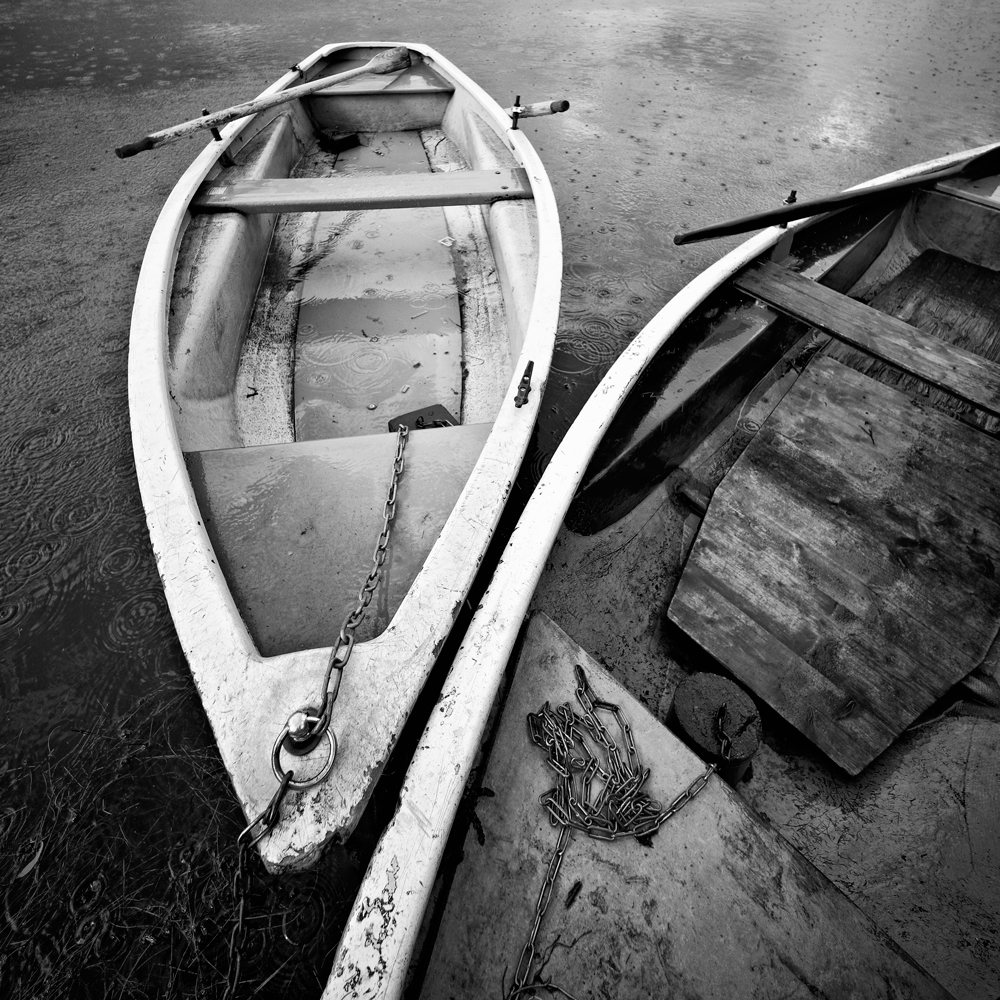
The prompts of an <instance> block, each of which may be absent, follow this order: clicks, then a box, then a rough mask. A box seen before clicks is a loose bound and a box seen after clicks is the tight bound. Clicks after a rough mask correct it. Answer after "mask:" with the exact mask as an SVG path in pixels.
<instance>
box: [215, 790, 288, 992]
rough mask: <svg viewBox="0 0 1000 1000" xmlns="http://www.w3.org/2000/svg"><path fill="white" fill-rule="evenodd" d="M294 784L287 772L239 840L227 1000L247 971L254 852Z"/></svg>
mask: <svg viewBox="0 0 1000 1000" xmlns="http://www.w3.org/2000/svg"><path fill="white" fill-rule="evenodd" d="M291 784H292V772H291V771H286V772H285V773H284V775H283V776H282V779H281V782H280V783H279V785H278V790H277V791H276V792H275V793H274V795H272V796H271V801H270V802H269V803H268V804H267V807H266V808H265V809H264V811H263V812H262V813H261V814H260V815H259V816H258V817H257V818H256V819H255V820H253V821H252V822H251V823H249V824H247V826H246V827H245V828H244V829H243V832H242V833H241V834H240V835H239V836H238V837H237V838H236V869H235V870H234V871H233V881H232V891H233V912H234V913H235V923H234V924H233V929H232V932H231V933H230V935H229V969H228V970H227V972H226V992H225V993H224V994H223V998H224V1000H231V998H232V996H233V995H234V994H235V992H236V990H237V988H238V987H239V985H240V977H241V975H242V970H243V951H244V949H245V948H246V940H247V925H246V908H247V896H248V894H249V892H250V861H251V852H252V849H253V848H254V847H256V845H257V843H258V841H260V840H261V839H262V838H263V837H264V836H265V835H266V834H267V833H269V832H270V831H271V830H272V829H273V828H274V827H275V826H276V825H277V823H278V820H279V818H280V810H281V800H282V799H283V798H284V797H285V793H286V792H287V791H288V789H289V787H290V786H291ZM257 827H260V832H259V833H258V834H257V836H254V830H256V829H257Z"/></svg>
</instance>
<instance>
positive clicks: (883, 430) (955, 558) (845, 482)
mask: <svg viewBox="0 0 1000 1000" xmlns="http://www.w3.org/2000/svg"><path fill="white" fill-rule="evenodd" d="M998 463H1000V443H998V442H997V441H995V440H994V439H992V438H990V437H987V436H986V435H983V434H981V433H979V432H977V431H975V430H973V429H972V428H970V427H968V426H967V425H965V424H962V423H959V422H958V421H955V420H953V419H951V418H950V417H947V416H945V415H944V414H942V413H940V412H939V411H937V410H935V409H933V408H932V407H929V406H926V405H921V404H919V403H918V402H916V401H914V400H912V399H911V398H910V397H908V396H907V395H906V394H904V393H901V392H899V391H897V390H895V389H890V388H888V387H886V386H883V385H881V384H880V383H878V382H876V381H874V380H872V379H869V378H867V377H865V376H862V375H860V374H858V373H857V372H854V371H853V370H852V369H849V368H847V367H845V366H843V365H841V364H840V363H839V362H836V361H833V360H831V359H828V358H819V359H817V360H816V361H814V362H813V363H812V365H810V367H809V369H808V370H807V371H806V372H805V373H804V374H803V375H802V376H801V377H800V378H799V380H798V381H797V383H796V384H795V386H794V387H793V388H792V390H791V391H790V392H789V393H788V395H787V396H786V397H785V398H784V400H783V401H782V402H781V404H780V405H779V406H778V407H776V408H775V410H774V412H773V413H772V415H771V418H770V420H769V422H768V424H766V425H765V426H764V427H763V428H762V429H761V431H760V432H759V433H758V435H757V437H756V438H755V439H754V441H753V442H752V443H751V444H750V446H749V447H748V448H747V450H746V451H745V452H744V454H743V455H742V456H741V457H740V459H739V460H738V461H737V462H736V464H735V465H734V466H733V469H732V471H731V472H730V474H729V475H728V476H727V477H726V479H724V480H723V482H722V483H721V485H720V486H719V487H718V489H717V490H716V492H715V494H714V496H713V499H712V502H711V504H710V506H709V510H708V514H707V516H706V518H705V521H704V523H703V525H702V529H701V532H700V534H699V537H698V539H697V540H696V542H695V545H694V547H693V549H692V553H691V557H690V559H689V561H688V565H687V568H686V569H685V572H684V574H683V576H682V578H681V582H680V584H679V586H678V588H677V591H676V593H675V595H674V599H673V602H672V603H671V606H670V617H671V618H672V619H673V620H674V621H675V622H676V623H677V624H678V625H680V626H681V627H682V628H683V629H684V630H685V631H687V632H688V634H690V635H691V636H692V637H693V638H695V639H696V640H697V641H698V642H699V643H701V645H703V646H704V647H705V648H706V649H707V650H708V651H709V652H710V653H711V654H712V655H713V656H715V657H716V658H717V659H719V660H720V661H721V662H722V663H723V664H724V665H725V666H726V667H727V668H728V669H730V670H731V671H732V672H733V673H734V674H735V675H736V676H737V677H739V678H741V679H742V680H743V681H744V682H745V683H747V684H748V685H749V686H750V687H751V688H752V689H753V690H754V691H756V692H757V693H758V694H759V695H760V696H761V697H762V698H764V699H765V700H766V701H767V702H768V703H769V704H770V705H771V706H772V707H774V708H775V709H776V710H777V711H778V712H779V713H780V714H781V715H782V716H783V717H784V718H786V719H787V720H788V721H789V722H791V723H792V724H793V725H795V726H796V727H797V728H798V729H799V730H800V731H801V732H803V734H804V735H806V736H808V737H809V738H810V739H811V740H813V742H815V743H816V744H817V746H819V747H820V748H821V749H822V750H823V751H824V752H826V753H827V754H828V755H829V756H830V757H831V758H832V759H833V760H834V761H836V762H837V763H838V764H839V765H840V766H841V767H843V768H844V769H845V770H847V771H848V772H849V773H851V774H857V773H859V772H860V771H861V770H862V769H863V768H864V767H865V766H866V765H867V764H868V763H870V762H871V760H873V759H874V757H875V756H877V755H878V753H880V752H881V751H882V750H883V749H884V748H885V747H886V746H888V745H889V743H890V742H891V741H892V740H893V739H894V738H895V736H897V735H898V734H899V733H900V732H902V730H903V729H905V728H906V726H907V725H909V723H910V722H912V721H913V719H915V718H916V717H917V716H918V715H919V714H920V713H921V712H922V711H924V710H925V709H926V708H927V707H929V706H930V705H931V704H932V703H933V702H934V701H935V700H937V698H939V697H940V696H941V695H943V694H944V693H945V692H946V691H947V690H948V689H949V688H950V687H951V686H952V685H953V684H955V683H956V682H957V681H958V680H960V679H961V678H962V677H964V676H965V675H966V674H967V673H969V671H971V670H973V669H974V668H975V667H976V666H977V665H978V664H979V663H980V662H981V661H982V659H983V657H984V656H985V655H986V652H987V650H988V648H989V646H990V643H991V642H992V640H993V638H994V636H995V635H996V631H997V623H998V621H1000V586H998V581H997V579H996V566H997V565H1000V532H998V531H997V528H996V525H995V523H994V522H995V518H994V516H993V513H992V512H993V511H995V509H996V506H997V502H998V500H1000V491H998V488H997V485H996V483H995V482H994V481H993V470H995V469H996V468H997V467H998Z"/></svg>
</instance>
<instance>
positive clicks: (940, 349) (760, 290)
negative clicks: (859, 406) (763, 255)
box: [734, 261, 1000, 415]
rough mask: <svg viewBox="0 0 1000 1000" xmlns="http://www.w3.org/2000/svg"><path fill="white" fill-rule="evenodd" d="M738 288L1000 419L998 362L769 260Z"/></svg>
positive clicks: (738, 281) (748, 274) (745, 275)
mask: <svg viewBox="0 0 1000 1000" xmlns="http://www.w3.org/2000/svg"><path fill="white" fill-rule="evenodd" d="M734 284H735V285H736V287H737V288H739V289H740V290H741V291H744V292H747V293H748V294H750V295H754V296H756V297H757V298H758V299H760V300H761V301H763V302H766V303H768V304H769V305H771V306H773V307H774V308H775V309H780V310H781V311H782V312H784V313H787V314H788V315H790V316H793V317H795V318H796V319H801V320H805V321H806V322H807V323H811V324H813V325H814V326H817V327H819V328H820V329H821V330H824V331H825V332H827V333H829V334H832V335H833V336H834V337H837V338H838V339H839V340H842V341H845V342H846V343H849V344H852V345H854V346H855V347H859V348H861V349H862V350H863V351H866V352H868V353H869V354H872V355H874V356H876V357H878V358H881V359H882V360H884V361H888V362H890V363H891V364H894V365H896V366H897V367H898V368H901V369H902V370H903V371H906V372H909V373H910V374H911V375H916V376H917V377H919V378H922V379H924V380H925V381H927V382H929V383H930V384H931V385H934V386H937V387H938V388H941V389H945V390H946V391H948V392H951V393H954V394H955V395H956V396H958V397H960V398H961V399H964V400H966V401H967V402H970V403H972V404H973V405H974V406H978V407H980V408H982V409H984V410H986V411H988V412H989V413H992V414H996V415H1000V365H998V364H996V363H995V362H992V361H988V360H986V359H985V358H982V357H980V356H979V355H977V354H973V353H972V352H971V351H966V350H963V349H962V348H960V347H955V346H954V345H952V344H949V343H946V342H945V341H943V340H941V339H940V338H939V337H935V336H933V335H932V334H928V333H924V332H922V331H920V330H918V329H916V328H915V327H913V326H910V324H909V323H906V322H904V321H903V320H901V319H897V318H896V317H894V316H888V315H886V314H885V313H882V312H879V311H878V310H877V309H873V308H872V307H871V306H867V305H865V304H864V303H863V302H858V301H857V300H856V299H852V298H850V297H849V296H847V295H842V294H841V293H840V292H835V291H832V290H831V289H829V288H825V287H824V286H822V285H820V284H818V283H816V282H815V281H810V280H809V279H808V278H804V277H802V276H801V275H799V274H796V273H794V272H793V271H789V270H788V269H787V268H784V267H780V266H779V265H777V264H774V263H771V262H769V261H768V262H764V263H760V264H755V265H754V266H753V267H750V268H748V269H747V270H746V271H745V272H744V273H743V274H741V275H740V276H739V277H738V278H737V279H736V280H735V281H734Z"/></svg>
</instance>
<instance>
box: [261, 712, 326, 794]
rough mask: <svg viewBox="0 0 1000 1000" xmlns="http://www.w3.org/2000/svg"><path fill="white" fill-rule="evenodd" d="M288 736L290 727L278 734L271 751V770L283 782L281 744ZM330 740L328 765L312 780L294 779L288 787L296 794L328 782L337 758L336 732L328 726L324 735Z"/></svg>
mask: <svg viewBox="0 0 1000 1000" xmlns="http://www.w3.org/2000/svg"><path fill="white" fill-rule="evenodd" d="M287 735H288V726H285V727H284V728H283V729H282V730H281V732H280V733H278V738H277V739H276V740H275V741H274V749H273V750H272V751H271V770H272V771H274V776H275V777H276V778H277V779H278V781H283V780H284V777H285V771H283V770H282V768H281V744H282V743H283V742H284V741H285V737H286V736H287ZM323 735H324V736H326V737H327V738H328V739H329V740H330V756H329V757H328V758H327V761H326V763H325V764H324V765H323V766H322V767H321V768H320V770H319V773H318V774H315V775H313V777H311V778H306V779H305V780H304V781H296V780H295V779H294V778H292V780H291V781H289V782H288V787H289V788H290V789H292V791H295V792H304V791H306V789H309V788H314V787H315V786H316V785H318V784H319V783H320V782H321V781H325V780H326V776H327V775H328V774H329V773H330V771H332V770H333V762H334V760H335V758H336V756H337V736H336V734H335V733H334V731H333V730H332V729H331V728H330V727H329V726H327V728H326V731H325V732H324V733H323Z"/></svg>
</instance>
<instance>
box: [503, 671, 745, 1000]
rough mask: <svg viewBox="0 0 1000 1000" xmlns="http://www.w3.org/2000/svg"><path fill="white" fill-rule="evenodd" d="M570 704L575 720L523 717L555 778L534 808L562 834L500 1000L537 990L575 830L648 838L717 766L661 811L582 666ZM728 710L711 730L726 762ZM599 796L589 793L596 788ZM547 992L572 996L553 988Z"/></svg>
mask: <svg viewBox="0 0 1000 1000" xmlns="http://www.w3.org/2000/svg"><path fill="white" fill-rule="evenodd" d="M576 699H577V701H578V702H579V704H580V707H581V709H582V710H583V714H582V715H578V714H577V713H576V712H575V711H574V710H573V709H572V708H571V707H570V706H569V705H568V704H566V705H561V706H559V707H558V708H555V709H553V708H552V707H551V706H550V705H549V703H548V702H546V703H545V704H544V705H543V706H542V708H541V710H540V711H538V712H536V713H529V715H528V733H529V735H530V736H531V739H532V742H534V743H535V744H536V745H537V746H539V747H541V748H542V749H543V750H545V751H546V753H547V754H548V758H547V763H548V765H549V766H550V767H551V768H552V769H553V770H554V771H555V772H556V774H558V775H559V781H558V782H557V784H556V787H555V788H551V789H549V790H548V791H547V792H544V793H542V795H540V796H539V802H540V803H541V804H542V805H543V806H544V807H545V809H546V811H547V812H548V814H549V822H550V823H551V824H552V825H553V826H558V827H560V831H559V841H558V843H557V844H556V849H555V853H554V854H553V855H552V858H551V859H550V861H549V866H548V869H547V870H546V872H545V878H544V880H543V882H542V888H541V891H540V892H539V894H538V900H537V902H536V903H535V915H534V919H533V921H532V925H531V931H530V932H529V934H528V940H527V941H526V942H525V945H524V948H523V949H522V951H521V957H520V960H519V961H518V963H517V968H516V970H515V972H514V982H513V984H512V986H511V990H510V992H509V993H508V994H507V996H506V1000H514V998H515V997H517V996H519V995H520V994H521V993H524V992H526V991H528V990H532V989H535V988H536V987H535V986H533V985H531V984H530V983H529V979H530V976H531V970H532V967H533V965H534V963H535V959H536V958H537V957H538V949H537V940H538V932H539V929H540V928H541V925H542V920H543V918H544V917H545V912H546V910H547V909H548V906H549V901H550V900H551V898H552V890H553V887H554V886H555V882H556V878H557V877H558V875H559V868H560V866H561V865H562V861H563V857H564V855H565V853H566V848H567V847H568V845H569V842H570V839H571V838H572V832H573V831H574V830H582V831H583V832H584V833H586V834H587V836H588V837H594V838H595V839H598V840H618V839H619V838H620V837H635V838H637V839H638V838H640V837H648V836H650V835H651V834H652V833H655V832H656V831H657V830H658V829H659V828H660V827H661V826H662V825H663V824H664V823H665V822H666V821H667V820H668V819H670V818H671V817H672V816H674V815H676V814H677V813H678V812H680V810H681V809H683V808H684V806H686V805H687V804H688V802H690V801H691V800H692V799H693V798H694V797H695V796H696V795H698V793H699V792H701V791H702V789H704V787H705V786H706V785H707V784H708V781H709V779H710V778H711V777H712V775H713V774H715V772H716V771H717V770H718V767H719V764H718V763H717V762H713V763H711V764H709V765H708V766H707V767H706V768H705V771H704V772H703V773H702V774H700V775H698V777H696V778H695V779H694V780H693V781H692V782H691V784H689V785H688V786H687V788H685V789H684V791H682V792H681V793H680V794H679V795H678V796H677V797H676V798H674V800H673V801H672V802H671V803H670V804H669V805H668V806H667V807H666V808H663V807H661V805H660V803H659V802H657V801H656V800H655V799H652V798H650V797H649V795H648V794H647V793H646V792H644V791H643V790H642V787H643V785H644V784H645V783H646V781H647V779H648V778H649V774H650V771H649V768H648V767H643V766H642V762H641V761H640V759H639V754H638V751H637V750H636V746H635V739H634V738H633V735H632V727H631V726H630V725H629V721H628V719H627V718H626V716H625V713H624V712H623V711H622V709H621V707H620V706H619V705H615V704H613V703H612V702H607V701H600V700H598V699H596V698H594V692H593V688H591V686H590V682H589V681H588V680H587V675H586V673H585V672H584V670H583V667H581V666H579V665H577V666H576ZM598 712H606V713H609V714H610V715H612V716H613V717H614V720H615V722H616V724H617V726H618V729H619V731H620V733H621V743H619V741H618V740H616V739H615V738H614V736H613V735H612V733H611V731H610V730H609V729H608V727H607V726H606V725H605V724H604V722H603V721H602V720H601V718H600V717H599V716H598V714H597V713H598ZM725 725H726V706H725V705H722V706H721V707H720V708H719V711H718V713H717V714H716V718H715V731H716V735H717V737H718V739H719V747H720V753H719V756H720V757H721V758H722V760H723V761H724V762H727V763H728V761H729V759H730V756H731V754H732V741H731V740H730V738H729V736H728V734H727V732H726V728H725ZM588 738H589V740H590V741H592V742H593V743H595V744H598V745H599V747H600V749H601V751H602V755H603V758H604V759H605V760H606V764H604V763H603V762H602V756H599V755H598V754H597V753H595V751H594V748H593V747H592V746H591V742H588ZM595 779H596V781H597V782H598V783H599V784H600V786H601V787H600V791H598V792H597V794H596V795H595V794H594V784H595ZM544 986H545V988H547V989H549V990H553V991H556V992H559V993H561V994H563V995H564V996H567V997H569V996H571V994H569V993H567V992H566V991H565V990H564V989H562V988H561V987H558V986H555V985H553V984H551V983H546V984H544Z"/></svg>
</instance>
